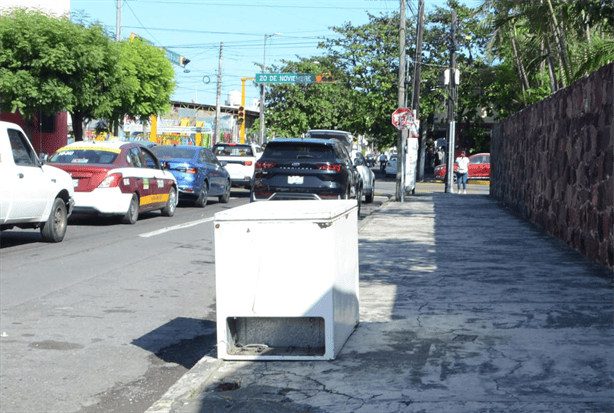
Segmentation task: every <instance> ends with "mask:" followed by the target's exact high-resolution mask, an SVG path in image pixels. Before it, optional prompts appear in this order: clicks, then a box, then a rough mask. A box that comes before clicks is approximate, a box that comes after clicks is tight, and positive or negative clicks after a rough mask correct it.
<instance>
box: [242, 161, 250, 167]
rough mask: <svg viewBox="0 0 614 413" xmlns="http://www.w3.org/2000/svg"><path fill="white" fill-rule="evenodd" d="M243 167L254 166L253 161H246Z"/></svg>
mask: <svg viewBox="0 0 614 413" xmlns="http://www.w3.org/2000/svg"><path fill="white" fill-rule="evenodd" d="M243 165H245V166H252V161H244V162H243Z"/></svg>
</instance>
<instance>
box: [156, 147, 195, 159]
mask: <svg viewBox="0 0 614 413" xmlns="http://www.w3.org/2000/svg"><path fill="white" fill-rule="evenodd" d="M151 151H152V152H153V153H154V154H155V155H156V156H157V157H158V158H159V159H192V158H194V153H195V152H196V149H191V148H175V147H173V146H154V147H153V148H151Z"/></svg>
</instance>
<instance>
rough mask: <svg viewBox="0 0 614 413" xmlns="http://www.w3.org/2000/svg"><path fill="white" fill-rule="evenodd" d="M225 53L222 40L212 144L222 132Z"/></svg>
mask: <svg viewBox="0 0 614 413" xmlns="http://www.w3.org/2000/svg"><path fill="white" fill-rule="evenodd" d="M223 55H224V43H223V42H220V62H219V66H218V69H217V97H216V99H215V127H214V128H213V138H212V139H211V145H212V146H213V144H214V143H216V142H217V139H218V138H219V134H220V99H221V97H222V56H223Z"/></svg>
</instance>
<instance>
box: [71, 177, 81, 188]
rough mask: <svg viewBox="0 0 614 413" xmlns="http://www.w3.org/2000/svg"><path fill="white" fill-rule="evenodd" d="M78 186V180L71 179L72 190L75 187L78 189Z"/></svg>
mask: <svg viewBox="0 0 614 413" xmlns="http://www.w3.org/2000/svg"><path fill="white" fill-rule="evenodd" d="M78 186H79V180H78V179H73V180H72V187H73V188H76V187H78Z"/></svg>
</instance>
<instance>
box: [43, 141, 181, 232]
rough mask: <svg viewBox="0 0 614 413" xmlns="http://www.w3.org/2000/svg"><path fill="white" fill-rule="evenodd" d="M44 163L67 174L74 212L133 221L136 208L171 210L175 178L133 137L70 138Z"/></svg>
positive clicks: (166, 213) (174, 202) (167, 213)
mask: <svg viewBox="0 0 614 413" xmlns="http://www.w3.org/2000/svg"><path fill="white" fill-rule="evenodd" d="M49 163H50V164H51V165H53V166H55V167H57V168H60V169H63V170H64V171H66V172H68V173H69V174H70V175H71V176H72V181H73V186H74V189H75V196H74V197H75V206H74V211H73V214H74V215H99V216H119V217H121V220H122V222H123V223H126V224H134V223H136V222H137V220H138V218H139V214H140V213H141V212H146V211H155V210H160V211H162V215H164V216H168V217H171V216H173V215H174V214H175V209H176V207H177V202H178V196H177V181H176V179H175V177H174V176H173V174H172V173H170V172H169V171H168V170H166V169H165V168H163V166H162V164H161V163H160V161H159V160H158V159H157V158H156V156H155V155H154V154H153V153H152V152H151V151H150V150H149V149H148V148H146V147H145V146H144V145H142V144H140V143H138V142H124V141H88V142H74V143H71V144H69V145H67V146H64V147H62V148H60V149H58V151H57V152H56V153H55V154H53V156H51V158H50V159H49Z"/></svg>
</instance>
